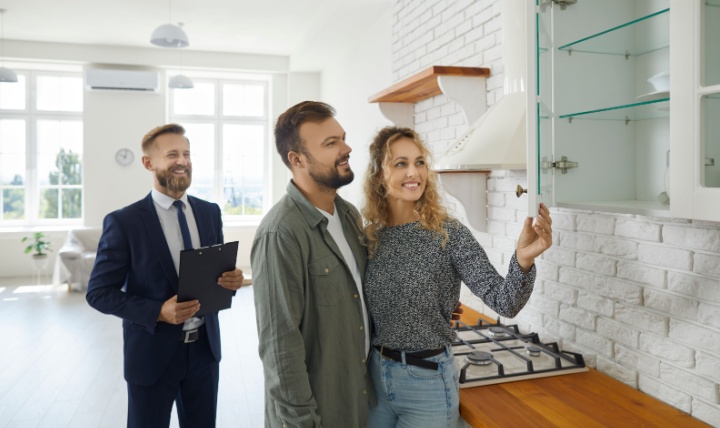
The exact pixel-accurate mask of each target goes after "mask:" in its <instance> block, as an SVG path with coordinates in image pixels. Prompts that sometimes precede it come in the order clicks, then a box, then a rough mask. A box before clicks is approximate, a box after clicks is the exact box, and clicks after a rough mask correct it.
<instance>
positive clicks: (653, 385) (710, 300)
mask: <svg viewBox="0 0 720 428" xmlns="http://www.w3.org/2000/svg"><path fill="white" fill-rule="evenodd" d="M499 1H500V0H475V1H472V0H452V1H451V0H396V2H395V5H394V8H393V10H394V13H395V19H394V26H393V44H392V55H393V73H394V77H395V80H396V81H399V80H402V79H404V78H406V77H409V76H411V75H412V74H414V73H417V72H419V71H421V70H423V69H425V68H427V67H428V66H430V65H460V66H475V67H488V68H490V70H491V73H492V75H491V77H490V78H489V79H487V82H486V83H487V89H488V94H487V95H488V105H492V104H494V103H495V102H497V100H499V99H500V98H501V97H502V95H503V87H502V83H503V82H502V77H503V76H502V73H503V64H502V57H501V55H502V49H501V42H502V35H501V32H500V4H499ZM466 126H467V125H466V124H465V123H464V119H463V116H462V112H461V111H460V109H459V108H458V106H456V105H454V103H452V102H451V101H449V100H448V99H447V97H445V96H443V95H440V96H437V97H433V98H431V99H427V100H424V101H422V102H419V103H417V104H416V105H415V128H416V130H418V132H420V133H421V135H422V137H423V138H424V140H425V142H426V143H427V144H428V146H429V147H430V149H431V150H432V151H433V153H435V154H439V153H442V152H443V151H444V150H445V149H446V148H447V147H448V146H449V145H450V144H451V143H452V142H453V140H454V139H455V138H458V137H459V136H461V135H462V132H464V130H465V127H466ZM517 184H522V185H525V184H526V179H525V173H524V171H493V172H492V173H491V174H489V176H488V181H487V188H488V194H487V201H488V223H487V226H488V233H487V234H482V235H481V236H480V238H481V243H482V245H483V247H484V248H485V250H486V251H487V253H488V255H489V256H490V258H491V261H492V262H493V264H494V265H495V266H496V267H497V269H498V270H499V271H500V272H501V273H503V274H504V273H505V272H506V271H507V261H508V260H509V258H510V255H511V254H512V251H513V248H514V245H515V242H516V239H517V236H518V234H519V232H520V230H521V226H522V220H523V219H524V217H525V215H526V206H525V203H526V202H525V201H526V199H525V198H522V199H520V200H518V199H517V198H516V197H515V194H514V188H515V185H517ZM552 218H553V229H554V237H553V239H554V246H553V248H551V249H550V250H548V251H547V252H546V253H545V254H544V255H543V256H542V257H541V260H538V261H537V269H538V281H537V282H536V285H535V291H534V292H533V296H532V298H531V299H530V302H529V303H528V305H527V306H526V307H525V309H523V311H522V312H521V313H520V314H519V315H518V317H517V318H516V319H515V320H514V321H516V322H517V323H518V325H519V326H520V327H521V328H526V329H532V330H534V331H537V332H538V333H540V335H541V339H542V340H547V341H557V342H558V343H559V344H560V345H561V347H562V348H563V349H565V350H567V351H572V352H581V353H583V355H584V356H585V360H586V362H587V363H588V364H589V365H594V366H595V367H596V368H597V369H598V370H600V371H602V372H604V373H606V374H608V375H610V376H612V377H614V378H616V379H619V380H620V381H622V382H624V383H626V384H628V385H631V386H633V387H636V388H638V389H640V390H641V391H643V392H646V393H648V394H650V395H652V396H654V397H657V398H658V399H660V400H663V401H665V402H667V403H669V404H671V405H673V406H675V407H677V408H678V409H680V410H682V411H685V412H688V413H691V414H692V415H693V416H695V417H697V418H699V419H701V420H703V421H705V422H707V423H709V424H711V425H714V426H720V397H719V395H720V392H719V391H718V384H720V224H718V223H713V222H693V221H690V220H685V219H663V218H657V217H643V216H631V215H614V214H609V213H605V212H603V213H600V212H591V211H583V210H569V209H553V210H552ZM466 223H467V222H466ZM461 299H462V300H463V302H464V303H465V304H466V305H468V306H470V307H473V308H475V309H478V310H481V311H483V312H485V313H487V314H489V315H490V316H495V314H494V313H493V312H492V311H490V310H489V309H487V308H486V307H485V305H484V304H483V303H482V301H481V300H480V299H478V298H476V297H474V296H472V294H471V293H470V292H469V291H468V290H467V288H463V291H462V293H461Z"/></svg>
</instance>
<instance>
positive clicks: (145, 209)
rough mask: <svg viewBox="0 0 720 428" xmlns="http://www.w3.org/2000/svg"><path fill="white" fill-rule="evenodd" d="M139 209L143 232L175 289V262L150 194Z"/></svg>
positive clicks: (176, 282) (176, 280)
mask: <svg viewBox="0 0 720 428" xmlns="http://www.w3.org/2000/svg"><path fill="white" fill-rule="evenodd" d="M141 209H142V219H143V224H144V225H145V232H147V234H148V237H149V238H150V243H151V245H152V246H153V249H154V250H155V253H156V254H157V256H158V260H160V265H161V266H162V269H163V272H165V276H167V278H168V280H169V281H170V284H172V286H173V288H175V289H176V290H177V287H178V275H177V272H176V271H175V264H174V263H173V259H172V255H171V254H170V248H169V247H168V245H167V241H166V240H165V234H164V233H163V229H162V225H160V219H159V218H158V215H157V211H155V204H154V203H153V200H152V194H149V195H148V196H147V197H146V198H145V200H144V203H143V204H142V206H141Z"/></svg>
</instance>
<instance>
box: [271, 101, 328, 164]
mask: <svg viewBox="0 0 720 428" xmlns="http://www.w3.org/2000/svg"><path fill="white" fill-rule="evenodd" d="M334 116H335V109H334V108H332V107H331V106H330V105H328V104H325V103H322V102H320V101H303V102H301V103H299V104H295V105H294V106H292V107H290V108H289V109H287V110H286V111H285V113H283V114H281V115H280V117H278V120H277V122H276V123H275V146H276V148H277V151H278V153H279V154H280V158H281V159H282V161H283V163H284V164H285V166H287V167H288V168H290V160H288V153H290V152H301V151H302V147H303V144H304V142H303V141H302V140H301V139H300V126H301V125H302V124H303V123H306V122H313V123H320V122H323V121H325V120H327V119H330V118H331V117H334Z"/></svg>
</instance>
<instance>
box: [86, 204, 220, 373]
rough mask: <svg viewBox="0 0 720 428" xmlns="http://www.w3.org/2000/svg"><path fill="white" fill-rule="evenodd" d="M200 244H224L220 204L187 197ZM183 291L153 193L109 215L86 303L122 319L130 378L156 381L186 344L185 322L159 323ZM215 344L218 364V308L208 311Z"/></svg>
mask: <svg viewBox="0 0 720 428" xmlns="http://www.w3.org/2000/svg"><path fill="white" fill-rule="evenodd" d="M188 202H189V203H190V206H191V207H192V210H193V215H194V216H195V222H196V223H197V227H198V232H199V234H200V245H201V246H203V247H204V246H208V245H215V244H222V243H223V233H222V219H221V216H220V207H218V206H217V205H216V204H213V203H210V202H207V201H203V200H202V199H198V198H195V197H192V196H188ZM177 292H178V275H177V272H176V271H175V265H174V264H173V260H172V256H171V255H170V249H169V248H168V245H167V241H166V240H165V235H164V234H163V230H162V226H161V225H160V219H159V218H158V215H157V212H156V211H155V206H154V203H153V200H152V197H151V195H150V194H148V196H147V197H145V198H144V199H142V200H140V201H138V202H136V203H134V204H132V205H129V206H127V207H125V208H122V209H120V210H117V211H114V212H112V213H110V214H108V215H107V216H106V217H105V220H104V221H103V232H102V236H101V237H100V242H99V244H98V251H97V258H96V259H95V266H94V267H93V271H92V274H91V275H90V281H89V283H88V291H87V296H86V298H87V301H88V303H89V304H90V306H92V307H93V308H95V309H97V310H98V311H100V312H102V313H105V314H112V315H116V316H118V317H120V318H122V320H123V338H124V347H123V349H124V354H125V380H126V381H128V382H129V383H133V384H138V385H153V384H154V383H155V382H157V380H158V379H159V378H160V375H161V374H162V373H163V372H164V371H165V369H166V368H167V366H168V363H169V361H170V357H171V356H172V355H173V353H174V352H175V351H176V350H177V347H178V346H181V344H182V342H181V340H180V337H181V335H182V324H180V325H172V324H168V323H164V322H158V321H157V319H158V315H159V314H160V308H161V307H162V304H163V302H165V301H166V300H167V299H169V298H171V297H172V296H174V295H176V294H177ZM205 327H206V331H207V336H208V340H209V342H210V348H211V349H212V353H213V355H214V357H215V359H216V360H217V361H218V362H219V361H220V358H221V354H220V326H219V323H218V314H217V312H215V313H212V314H208V315H205Z"/></svg>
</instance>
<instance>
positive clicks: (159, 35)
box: [150, 0, 190, 48]
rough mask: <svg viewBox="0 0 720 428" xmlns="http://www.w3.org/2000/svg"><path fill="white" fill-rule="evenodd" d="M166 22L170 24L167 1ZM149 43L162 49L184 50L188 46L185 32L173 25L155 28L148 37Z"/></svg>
mask: <svg viewBox="0 0 720 428" xmlns="http://www.w3.org/2000/svg"><path fill="white" fill-rule="evenodd" d="M168 21H169V22H172V1H171V0H168ZM150 43H152V44H153V45H156V46H160V47H163V48H184V47H186V46H189V45H190V42H189V41H188V36H187V34H185V31H183V29H182V28H180V27H179V26H177V25H173V24H164V25H161V26H159V27H157V28H156V29H155V31H153V33H152V36H150Z"/></svg>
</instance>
